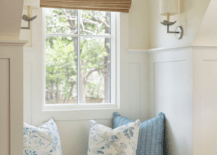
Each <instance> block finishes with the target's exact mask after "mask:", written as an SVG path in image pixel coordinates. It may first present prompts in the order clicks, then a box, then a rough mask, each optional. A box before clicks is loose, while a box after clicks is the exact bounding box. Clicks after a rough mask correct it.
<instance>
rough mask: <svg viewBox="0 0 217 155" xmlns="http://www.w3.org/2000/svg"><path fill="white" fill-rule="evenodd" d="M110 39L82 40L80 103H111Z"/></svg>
mask: <svg viewBox="0 0 217 155" xmlns="http://www.w3.org/2000/svg"><path fill="white" fill-rule="evenodd" d="M110 46H111V44H110V39H109V38H81V41H80V48H81V49H80V75H79V85H80V87H79V92H80V94H79V101H80V103H110V102H111V99H110V98H111V97H110V91H111V90H110V85H111V78H110V68H111V67H110V53H111V51H110V49H111V48H110Z"/></svg>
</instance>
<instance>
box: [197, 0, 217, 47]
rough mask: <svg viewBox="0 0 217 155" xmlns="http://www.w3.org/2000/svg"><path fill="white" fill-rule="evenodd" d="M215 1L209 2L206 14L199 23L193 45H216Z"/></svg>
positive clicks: (216, 4) (216, 12)
mask: <svg viewBox="0 0 217 155" xmlns="http://www.w3.org/2000/svg"><path fill="white" fill-rule="evenodd" d="M216 9H217V1H216V0H211V1H210V4H209V6H208V8H207V11H206V14H205V16H204V18H203V21H202V22H201V25H200V28H199V30H198V33H197V35H196V37H195V39H194V42H193V44H194V45H216V44H217V31H216V27H217V19H216V18H213V17H216V16H217V11H216Z"/></svg>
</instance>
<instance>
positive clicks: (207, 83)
mask: <svg viewBox="0 0 217 155" xmlns="http://www.w3.org/2000/svg"><path fill="white" fill-rule="evenodd" d="M194 66H195V67H194V68H195V70H194V75H193V76H194V139H193V140H194V147H193V148H194V154H195V155H215V154H216V153H217V147H216V144H217V124H216V122H217V113H216V111H217V47H203V48H196V49H194Z"/></svg>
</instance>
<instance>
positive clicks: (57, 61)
mask: <svg viewBox="0 0 217 155" xmlns="http://www.w3.org/2000/svg"><path fill="white" fill-rule="evenodd" d="M111 14H112V13H111V12H103V11H83V10H79V11H78V10H69V9H51V8H49V9H44V15H45V38H46V44H45V67H46V77H45V83H46V84H45V101H46V104H79V103H80V104H81V103H111V81H112V80H111V79H112V78H111V74H112V72H111V71H112V67H111V64H112V61H111V55H112V52H113V51H112V50H111V47H112V46H113V41H112V37H113V36H112V33H111V32H112V31H113V30H112V26H111V25H112V24H113V23H112V15H111Z"/></svg>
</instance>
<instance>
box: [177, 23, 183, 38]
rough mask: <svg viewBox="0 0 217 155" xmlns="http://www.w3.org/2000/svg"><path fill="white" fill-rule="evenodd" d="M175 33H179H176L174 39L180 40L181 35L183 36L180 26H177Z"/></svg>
mask: <svg viewBox="0 0 217 155" xmlns="http://www.w3.org/2000/svg"><path fill="white" fill-rule="evenodd" d="M176 32H179V33H176V34H175V35H176V38H177V39H182V37H183V35H184V29H183V27H182V26H178V27H176Z"/></svg>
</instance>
